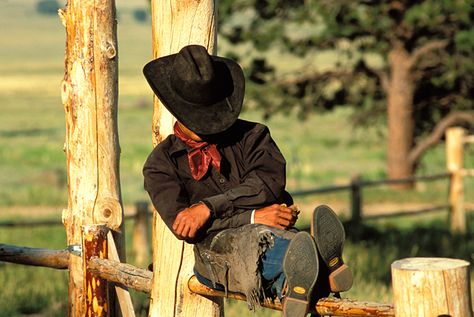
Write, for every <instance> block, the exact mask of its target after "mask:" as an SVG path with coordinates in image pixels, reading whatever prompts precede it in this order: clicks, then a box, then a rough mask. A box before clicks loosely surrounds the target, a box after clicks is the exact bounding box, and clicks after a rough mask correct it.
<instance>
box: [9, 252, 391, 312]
mask: <svg viewBox="0 0 474 317" xmlns="http://www.w3.org/2000/svg"><path fill="white" fill-rule="evenodd" d="M69 256H70V255H69V252H68V251H67V250H47V249H37V248H27V247H18V246H11V245H5V244H0V261H6V262H12V263H17V264H25V265H34V266H44V267H50V268H56V269H67V268H68V262H69ZM87 268H88V270H90V272H92V273H93V274H95V275H97V276H98V277H101V278H103V279H106V280H108V281H111V282H115V283H118V284H121V285H123V286H126V287H129V288H132V289H134V290H137V291H140V292H144V293H150V292H151V284H152V277H153V273H152V272H150V271H148V270H145V269H141V268H138V267H135V266H133V265H130V264H126V263H120V262H118V261H113V260H108V259H101V258H98V257H92V258H91V259H90V260H88V261H87ZM188 287H189V290H190V291H191V292H193V293H196V294H199V295H203V296H211V297H226V294H225V293H224V292H221V291H217V290H213V289H211V288H209V287H207V286H205V285H202V284H201V283H199V281H198V280H197V279H196V277H195V276H192V277H191V278H190V279H189V281H188ZM227 297H228V298H232V299H237V300H246V298H245V295H243V294H239V293H232V292H229V293H227ZM263 307H267V308H271V309H276V310H281V305H280V303H279V302H278V301H275V302H273V301H266V302H265V303H264V304H263ZM314 312H317V313H318V314H320V315H325V316H341V317H346V316H348V317H354V316H368V317H389V316H394V313H393V306H392V305H388V304H379V303H372V302H361V301H354V300H349V299H337V298H322V299H320V300H318V302H317V303H316V305H315V308H314Z"/></svg>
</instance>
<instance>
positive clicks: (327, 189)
mask: <svg viewBox="0 0 474 317" xmlns="http://www.w3.org/2000/svg"><path fill="white" fill-rule="evenodd" d="M350 188H351V185H340V186H327V187H320V188H313V189H305V190H299V191H295V192H292V193H291V195H292V196H306V195H312V194H323V193H331V192H338V191H343V190H349V189H350Z"/></svg>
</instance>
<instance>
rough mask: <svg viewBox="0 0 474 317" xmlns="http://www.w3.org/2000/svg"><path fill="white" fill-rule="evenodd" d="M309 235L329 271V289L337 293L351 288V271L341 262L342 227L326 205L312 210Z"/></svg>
mask: <svg viewBox="0 0 474 317" xmlns="http://www.w3.org/2000/svg"><path fill="white" fill-rule="evenodd" d="M311 235H312V236H313V237H314V240H315V241H316V245H317V246H318V251H319V253H320V255H321V258H322V260H323V262H324V263H325V264H326V266H327V267H328V269H329V287H330V289H331V291H332V292H334V293H339V292H344V291H347V290H349V289H350V288H351V287H352V279H353V278H352V270H351V269H350V268H349V267H348V266H347V264H345V263H344V261H343V260H342V249H343V246H344V240H345V231H344V226H343V225H342V223H341V221H340V220H339V218H338V217H337V215H336V213H335V212H334V211H333V210H332V209H331V208H329V207H328V206H326V205H321V206H318V207H316V208H315V209H314V212H313V217H312V219H311Z"/></svg>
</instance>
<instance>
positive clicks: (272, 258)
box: [194, 235, 290, 299]
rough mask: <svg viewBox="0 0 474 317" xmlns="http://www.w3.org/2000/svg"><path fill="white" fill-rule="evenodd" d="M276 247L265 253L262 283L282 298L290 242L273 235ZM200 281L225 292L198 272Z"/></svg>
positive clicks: (266, 288) (262, 261) (268, 290)
mask: <svg viewBox="0 0 474 317" xmlns="http://www.w3.org/2000/svg"><path fill="white" fill-rule="evenodd" d="M273 238H274V245H273V247H272V248H271V249H268V250H267V251H265V253H264V254H263V255H262V258H261V263H260V265H261V267H260V270H261V271H260V273H261V275H262V279H263V280H262V282H263V287H264V288H265V291H266V292H267V294H268V293H270V295H274V296H275V295H276V296H278V298H280V299H281V298H282V295H281V292H282V290H283V285H284V283H285V274H284V273H283V258H284V257H285V253H286V249H287V248H288V244H289V243H290V240H287V239H283V238H281V237H278V236H275V235H273ZM194 273H195V274H196V277H197V279H198V281H199V282H200V283H201V284H204V285H206V286H208V287H210V288H213V289H216V290H219V291H224V286H222V285H220V284H216V287H214V286H213V285H212V281H210V280H208V279H207V278H205V277H204V276H202V275H201V274H199V273H198V272H196V271H195V272H194Z"/></svg>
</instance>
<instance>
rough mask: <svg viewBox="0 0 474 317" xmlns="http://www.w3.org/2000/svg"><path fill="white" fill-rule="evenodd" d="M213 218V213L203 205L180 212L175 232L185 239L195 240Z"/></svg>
mask: <svg viewBox="0 0 474 317" xmlns="http://www.w3.org/2000/svg"><path fill="white" fill-rule="evenodd" d="M210 217H211V211H210V210H209V208H207V206H206V205H205V204H203V203H199V204H195V205H192V206H191V207H189V208H186V209H183V210H182V211H180V213H179V214H178V216H176V219H175V220H174V223H173V230H174V232H175V233H176V234H177V235H178V236H180V237H181V238H183V239H186V238H194V237H195V236H196V233H197V231H198V230H199V229H200V228H201V227H202V226H204V224H205V223H206V222H207V220H208V219H209V218H210Z"/></svg>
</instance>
